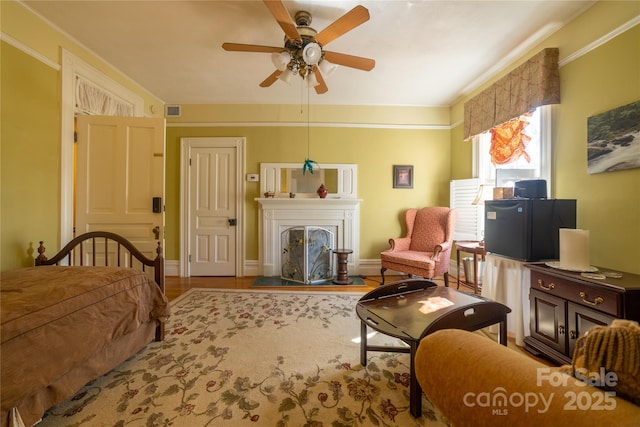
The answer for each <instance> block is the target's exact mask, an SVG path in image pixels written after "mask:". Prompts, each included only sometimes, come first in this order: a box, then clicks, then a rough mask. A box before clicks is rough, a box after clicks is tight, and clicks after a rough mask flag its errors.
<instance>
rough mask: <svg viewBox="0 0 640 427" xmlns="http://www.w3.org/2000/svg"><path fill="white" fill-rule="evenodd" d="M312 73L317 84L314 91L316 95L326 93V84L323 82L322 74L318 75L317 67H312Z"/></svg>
mask: <svg viewBox="0 0 640 427" xmlns="http://www.w3.org/2000/svg"><path fill="white" fill-rule="evenodd" d="M313 72H314V73H315V75H316V80H318V83H319V84H318V86H316V87H315V88H314V89H315V90H316V93H317V94H318V95H322V94H323V93H326V92H327V91H328V90H329V88H328V87H327V83H326V82H325V81H324V77H322V73H320V70H319V69H318V66H317V65H314V66H313Z"/></svg>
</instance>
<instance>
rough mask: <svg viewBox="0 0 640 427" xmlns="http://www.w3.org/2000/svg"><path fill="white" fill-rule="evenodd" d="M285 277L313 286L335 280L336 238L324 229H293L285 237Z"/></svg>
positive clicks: (283, 247) (288, 229)
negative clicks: (333, 249) (334, 254)
mask: <svg viewBox="0 0 640 427" xmlns="http://www.w3.org/2000/svg"><path fill="white" fill-rule="evenodd" d="M281 236H282V240H281V243H282V244H281V246H280V247H281V249H282V253H281V254H280V260H281V263H282V267H281V274H280V277H282V278H283V279H285V280H291V281H294V282H300V283H306V284H313V283H319V282H326V281H328V280H331V279H332V277H333V263H332V259H333V258H332V256H331V255H332V254H331V249H332V248H333V247H334V243H335V240H334V235H333V233H332V232H331V231H329V230H327V229H326V228H322V227H314V226H300V227H290V228H287V229H286V230H284V231H283V232H282V234H281Z"/></svg>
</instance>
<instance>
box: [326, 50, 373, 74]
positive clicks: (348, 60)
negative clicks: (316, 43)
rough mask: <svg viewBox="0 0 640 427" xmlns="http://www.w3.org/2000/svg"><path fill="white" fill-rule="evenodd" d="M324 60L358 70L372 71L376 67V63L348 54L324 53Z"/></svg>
mask: <svg viewBox="0 0 640 427" xmlns="http://www.w3.org/2000/svg"><path fill="white" fill-rule="evenodd" d="M324 59H326V60H327V61H329V62H332V63H334V64H338V65H344V66H345V67H351V68H357V69H358V70H363V71H371V70H373V67H375V66H376V61H375V60H373V59H369V58H363V57H361V56H353V55H347V54H346V53H338V52H329V51H325V52H324Z"/></svg>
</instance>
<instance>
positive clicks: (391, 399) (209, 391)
mask: <svg viewBox="0 0 640 427" xmlns="http://www.w3.org/2000/svg"><path fill="white" fill-rule="evenodd" d="M361 296H362V294H361V293H359V294H355V293H337V294H329V293H323V292H306V293H305V292H284V291H282V292H278V291H260V290H246V291H244V290H243V291H229V290H215V289H192V290H190V291H188V292H187V293H185V294H184V295H182V296H181V297H179V298H178V299H176V300H175V301H173V302H172V304H171V305H172V316H171V318H170V319H169V320H168V322H167V329H166V338H165V341H164V342H162V343H152V344H150V345H148V346H147V347H146V348H145V349H143V350H142V351H141V352H140V353H138V354H137V355H135V356H134V357H132V358H131V359H129V360H128V361H126V362H124V363H123V364H121V365H120V366H118V367H117V368H116V369H114V370H113V371H111V372H110V373H108V374H107V375H105V376H103V377H100V378H98V379H97V380H94V381H93V382H91V383H89V384H87V385H86V386H85V387H84V388H83V389H82V390H81V391H79V392H78V393H77V394H76V395H75V396H74V397H72V398H71V399H69V400H68V401H66V402H63V403H61V404H60V405H58V406H56V407H54V408H52V409H51V410H49V412H48V413H47V414H46V416H45V418H44V419H43V421H42V423H41V424H39V427H51V426H114V427H124V426H149V427H150V426H179V427H180V426H189V427H191V426H234V427H237V426H254V425H256V426H275V427H285V426H292V427H301V426H309V427H312V426H313V427H321V426H327V427H328V426H332V427H341V426H403V427H405V426H444V425H447V422H446V420H444V419H443V418H442V416H441V415H440V414H439V413H438V412H437V410H435V409H434V408H433V406H432V405H431V403H430V402H429V401H428V400H427V399H426V398H425V397H423V405H422V406H423V415H422V416H421V417H420V418H417V419H415V418H413V417H412V416H411V415H410V414H409V356H408V354H406V353H390V352H389V353H386V352H370V353H368V362H367V366H366V367H363V366H362V365H361V364H360V359H359V357H360V356H359V343H358V339H359V336H360V321H359V319H358V318H357V316H356V314H355V306H356V302H357V301H358V299H359V298H360V297H361ZM371 343H372V344H378V345H387V344H390V345H397V342H396V341H394V340H393V339H391V338H389V337H386V336H383V335H381V334H378V335H377V336H375V337H373V338H371Z"/></svg>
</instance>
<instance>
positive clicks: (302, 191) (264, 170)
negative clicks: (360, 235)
mask: <svg viewBox="0 0 640 427" xmlns="http://www.w3.org/2000/svg"><path fill="white" fill-rule="evenodd" d="M314 166H315V165H314ZM302 167H303V165H302V163H261V164H260V196H261V197H262V196H263V195H264V194H265V193H267V192H273V193H274V196H275V197H276V198H289V197H290V194H292V193H293V194H295V197H301V198H315V197H318V196H317V195H316V190H317V189H318V187H319V186H320V184H324V185H325V187H327V191H328V194H327V198H357V197H358V192H357V177H358V165H355V164H340V163H320V164H318V165H317V166H315V167H314V168H313V173H311V172H310V171H309V170H307V171H306V173H303V169H302Z"/></svg>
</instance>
